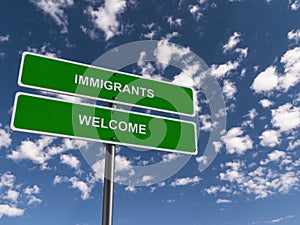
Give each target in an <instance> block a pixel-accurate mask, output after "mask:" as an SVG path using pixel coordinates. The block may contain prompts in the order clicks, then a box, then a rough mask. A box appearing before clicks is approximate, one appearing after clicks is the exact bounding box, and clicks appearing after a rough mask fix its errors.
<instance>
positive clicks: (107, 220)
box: [102, 103, 116, 225]
mask: <svg viewBox="0 0 300 225" xmlns="http://www.w3.org/2000/svg"><path fill="white" fill-rule="evenodd" d="M109 106H110V107H112V108H115V107H116V106H115V104H112V103H110V104H109ZM112 138H114V137H112ZM115 152H116V146H115V145H113V144H106V153H105V169H104V184H103V205H102V225H112V219H113V201H114V169H115Z"/></svg>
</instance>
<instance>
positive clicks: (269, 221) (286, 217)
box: [252, 0, 294, 225]
mask: <svg viewBox="0 0 300 225" xmlns="http://www.w3.org/2000/svg"><path fill="white" fill-rule="evenodd" d="M268 1H271V0H268ZM293 217H294V215H287V216H285V217H280V218H276V219H273V220H267V221H257V222H253V223H252V224H253V225H255V224H274V223H280V222H283V221H286V220H288V219H291V218H293Z"/></svg>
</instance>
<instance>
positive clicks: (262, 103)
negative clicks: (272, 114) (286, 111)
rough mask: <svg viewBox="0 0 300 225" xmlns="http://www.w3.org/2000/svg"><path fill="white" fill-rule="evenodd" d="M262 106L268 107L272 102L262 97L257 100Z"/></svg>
mask: <svg viewBox="0 0 300 225" xmlns="http://www.w3.org/2000/svg"><path fill="white" fill-rule="evenodd" d="M259 103H260V104H261V106H262V107H263V108H269V107H270V106H272V105H274V102H272V101H270V100H269V99H262V100H260V101H259Z"/></svg>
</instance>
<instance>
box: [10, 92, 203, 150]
mask: <svg viewBox="0 0 300 225" xmlns="http://www.w3.org/2000/svg"><path fill="white" fill-rule="evenodd" d="M21 95H26V96H31V97H35V98H43V99H48V100H52V101H58V102H66V103H71V104H75V105H83V106H87V107H94V108H100V109H106V110H110V111H119V112H123V113H128V114H135V115H141V116H145V117H151V118H153V117H154V118H159V119H163V120H171V121H176V122H180V123H189V124H191V125H192V126H193V127H194V139H195V140H194V141H195V147H196V149H195V152H185V151H180V150H173V149H167V148H157V147H150V146H143V145H135V144H127V143H126V144H124V143H120V142H114V141H106V140H100V139H92V138H84V137H78V136H71V135H63V134H55V133H48V132H43V131H32V130H27V129H22V128H17V127H15V126H14V120H15V114H16V108H17V107H16V106H17V102H18V98H19V96H21ZM10 127H11V129H12V130H15V131H21V132H27V133H34V134H42V135H50V136H56V137H64V138H73V139H74V138H75V139H81V140H86V141H93V142H102V143H108V144H116V145H123V146H132V147H136V148H145V149H151V150H161V151H166V152H174V153H181V154H187V155H197V154H198V144H197V129H196V127H197V126H196V124H195V123H194V122H191V121H182V120H178V119H173V118H167V117H163V116H156V115H152V116H148V115H145V114H143V113H138V112H128V111H126V110H121V109H112V108H109V107H102V106H98V105H91V104H87V103H80V104H79V103H73V102H70V101H66V100H63V99H57V98H52V97H48V96H40V95H35V94H29V93H24V92H17V93H16V95H15V100H14V106H13V113H12V119H11V123H10Z"/></svg>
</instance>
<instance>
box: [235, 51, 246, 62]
mask: <svg viewBox="0 0 300 225" xmlns="http://www.w3.org/2000/svg"><path fill="white" fill-rule="evenodd" d="M235 52H236V53H239V54H240V56H239V60H242V59H244V58H246V57H247V56H248V48H237V49H235Z"/></svg>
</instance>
